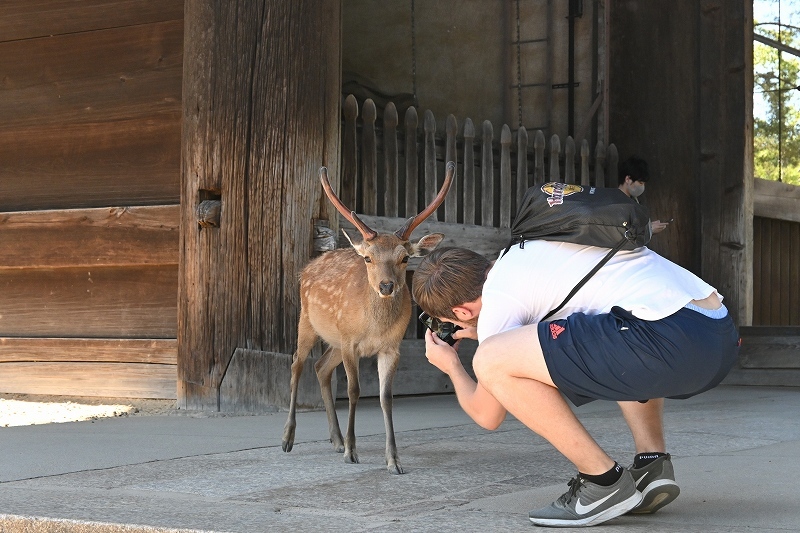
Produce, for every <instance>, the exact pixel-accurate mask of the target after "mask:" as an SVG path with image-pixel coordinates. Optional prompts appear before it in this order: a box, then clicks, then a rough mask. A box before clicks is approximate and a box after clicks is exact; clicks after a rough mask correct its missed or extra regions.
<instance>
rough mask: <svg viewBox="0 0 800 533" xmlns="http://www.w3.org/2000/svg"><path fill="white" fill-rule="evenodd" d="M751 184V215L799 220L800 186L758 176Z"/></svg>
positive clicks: (792, 220) (791, 220)
mask: <svg viewBox="0 0 800 533" xmlns="http://www.w3.org/2000/svg"><path fill="white" fill-rule="evenodd" d="M753 184H754V187H753V194H754V196H753V215H755V216H757V217H764V218H774V219H778V220H788V221H790V222H800V187H798V186H797V185H790V184H788V183H781V182H779V181H772V180H763V179H760V178H755V179H754V180H753Z"/></svg>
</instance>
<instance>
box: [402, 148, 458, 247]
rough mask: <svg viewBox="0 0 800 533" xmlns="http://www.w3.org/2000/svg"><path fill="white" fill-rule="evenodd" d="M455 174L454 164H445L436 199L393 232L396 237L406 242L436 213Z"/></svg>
mask: <svg viewBox="0 0 800 533" xmlns="http://www.w3.org/2000/svg"><path fill="white" fill-rule="evenodd" d="M455 172H456V164H455V163H454V162H453V161H450V162H449V163H447V171H446V173H445V176H444V183H442V188H441V189H439V194H437V195H436V198H434V199H433V201H432V202H431V203H430V204H429V205H428V207H426V208H425V209H423V210H422V212H421V213H419V214H418V215H416V216H413V217H411V218H409V219H408V220H406V223H405V224H403V227H402V228H400V229H399V230H397V231H395V232H394V234H395V235H397V237H399V238H401V239H403V240H404V241H407V240H408V239H409V238H410V237H411V233H412V232H413V231H414V229H415V228H416V227H417V226H419V225H420V224H422V222H423V221H424V220H425V219H426V218H428V217H429V216H431V214H433V212H434V211H436V209H437V208H438V207H439V206H440V205H442V202H444V198H445V196H447V192H448V191H449V190H450V185H452V183H453V175H454V174H455Z"/></svg>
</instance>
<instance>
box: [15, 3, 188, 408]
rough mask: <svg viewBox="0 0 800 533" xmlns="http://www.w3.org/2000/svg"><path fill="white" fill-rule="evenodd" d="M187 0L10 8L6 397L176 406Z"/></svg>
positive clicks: (16, 5)
mask: <svg viewBox="0 0 800 533" xmlns="http://www.w3.org/2000/svg"><path fill="white" fill-rule="evenodd" d="M182 65H183V1H182V0H116V1H115V0H85V1H82V2H72V1H67V0H49V1H31V0H5V1H4V2H2V3H0V249H1V250H3V253H2V254H0V392H22V393H47V394H65V395H91V396H119V397H125V396H130V397H155V398H175V397H176V375H177V374H176V354H177V341H176V334H177V287H178V239H179V231H178V224H179V215H180V212H179V205H178V204H179V201H180V189H179V179H180V168H179V166H180V144H181V83H182Z"/></svg>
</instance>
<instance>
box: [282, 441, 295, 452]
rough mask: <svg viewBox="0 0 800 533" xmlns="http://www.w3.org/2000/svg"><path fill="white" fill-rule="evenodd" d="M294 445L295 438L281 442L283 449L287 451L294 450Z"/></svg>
mask: <svg viewBox="0 0 800 533" xmlns="http://www.w3.org/2000/svg"><path fill="white" fill-rule="evenodd" d="M292 447H294V441H293V440H290V441H283V442H282V443H281V448H283V451H285V452H290V451H292Z"/></svg>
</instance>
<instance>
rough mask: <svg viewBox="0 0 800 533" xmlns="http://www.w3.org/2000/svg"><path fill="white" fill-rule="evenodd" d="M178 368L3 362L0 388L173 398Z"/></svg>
mask: <svg viewBox="0 0 800 533" xmlns="http://www.w3.org/2000/svg"><path fill="white" fill-rule="evenodd" d="M176 369H177V367H176V366H175V365H153V364H142V363H3V364H0V391H2V392H5V393H16V394H47V395H56V396H101V397H107V398H165V399H174V398H176V391H175V389H176V387H175V383H176V377H177V370H176Z"/></svg>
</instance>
